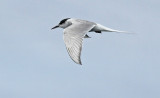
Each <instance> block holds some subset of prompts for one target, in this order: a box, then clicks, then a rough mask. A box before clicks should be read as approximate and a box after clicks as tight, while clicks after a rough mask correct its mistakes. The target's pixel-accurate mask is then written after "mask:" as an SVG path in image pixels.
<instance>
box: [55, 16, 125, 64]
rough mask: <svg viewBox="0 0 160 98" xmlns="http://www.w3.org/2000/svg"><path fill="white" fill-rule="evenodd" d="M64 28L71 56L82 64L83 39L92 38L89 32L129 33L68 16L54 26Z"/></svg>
mask: <svg viewBox="0 0 160 98" xmlns="http://www.w3.org/2000/svg"><path fill="white" fill-rule="evenodd" d="M58 27H59V28H63V29H64V31H63V32H64V34H63V40H64V43H65V45H66V49H67V51H68V54H69V56H70V58H71V59H72V60H73V61H74V62H75V63H77V64H80V65H82V62H81V50H82V41H83V38H90V37H89V36H88V35H87V32H95V33H101V32H120V33H127V32H125V31H119V30H114V29H111V28H108V27H105V26H103V25H101V24H98V23H94V22H90V21H87V20H81V19H75V18H66V19H63V20H61V21H60V22H59V24H58V25H56V26H54V27H53V28H52V29H55V28H58Z"/></svg>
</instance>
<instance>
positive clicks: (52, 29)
mask: <svg viewBox="0 0 160 98" xmlns="http://www.w3.org/2000/svg"><path fill="white" fill-rule="evenodd" d="M58 27H59V25H57V26H55V27H53V28H52V29H51V30H53V29H55V28H58Z"/></svg>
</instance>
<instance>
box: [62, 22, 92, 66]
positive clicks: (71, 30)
mask: <svg viewBox="0 0 160 98" xmlns="http://www.w3.org/2000/svg"><path fill="white" fill-rule="evenodd" d="M94 26H95V24H94V23H92V22H88V21H82V20H76V21H73V22H72V25H71V26H69V27H67V28H65V29H64V35H63V39H64V43H65V45H66V48H67V51H68V54H69V56H70V57H71V59H72V60H73V61H74V62H75V63H77V64H80V65H82V63H81V58H80V56H81V50H82V41H83V38H84V36H85V34H86V33H87V32H88V31H90V30H91V29H92V28H93V27H94Z"/></svg>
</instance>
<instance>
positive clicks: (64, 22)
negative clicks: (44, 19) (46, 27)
mask: <svg viewBox="0 0 160 98" xmlns="http://www.w3.org/2000/svg"><path fill="white" fill-rule="evenodd" d="M69 19H70V18H65V19H63V20H61V21H60V22H59V24H58V25H56V26H54V27H53V28H52V29H55V28H58V27H60V28H66V27H68V26H70V25H71V22H69V21H68V20H69ZM52 29H51V30H52Z"/></svg>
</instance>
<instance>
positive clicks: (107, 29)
mask: <svg viewBox="0 0 160 98" xmlns="http://www.w3.org/2000/svg"><path fill="white" fill-rule="evenodd" d="M97 25H98V27H99V29H101V30H102V31H106V32H117V33H127V34H133V33H130V32H127V31H119V30H114V29H111V28H108V27H105V26H103V25H100V24H97Z"/></svg>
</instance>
